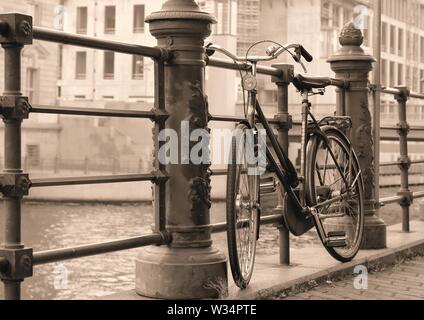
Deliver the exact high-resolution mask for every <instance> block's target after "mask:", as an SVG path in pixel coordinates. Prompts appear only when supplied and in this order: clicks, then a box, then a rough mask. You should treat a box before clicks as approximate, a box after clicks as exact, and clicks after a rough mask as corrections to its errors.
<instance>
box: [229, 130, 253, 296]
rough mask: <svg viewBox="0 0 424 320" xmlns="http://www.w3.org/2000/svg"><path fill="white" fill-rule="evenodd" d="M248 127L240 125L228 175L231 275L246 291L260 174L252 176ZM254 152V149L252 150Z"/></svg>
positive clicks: (251, 266) (235, 136)
mask: <svg viewBox="0 0 424 320" xmlns="http://www.w3.org/2000/svg"><path fill="white" fill-rule="evenodd" d="M248 130H250V128H248V127H247V126H246V125H244V124H241V125H239V126H238V127H237V130H236V134H235V135H234V136H233V139H232V143H231V155H230V164H229V165H228V176H227V225H228V229H227V242H228V255H229V260H230V266H231V272H232V275H233V279H234V282H235V283H236V285H237V286H238V287H239V288H241V289H245V288H246V287H247V286H248V285H249V282H250V279H251V277H252V274H253V268H254V263H255V254H256V241H257V239H258V230H259V219H260V217H259V216H260V211H259V210H260V209H259V188H260V186H259V184H260V181H259V179H260V177H259V175H256V174H255V175H249V169H252V165H251V164H249V163H248V161H247V157H246V155H247V152H248V150H249V149H248V148H252V147H253V146H252V145H251V144H250V143H249V141H248V139H247V138H246V136H247V133H248ZM250 150H251V149H250Z"/></svg>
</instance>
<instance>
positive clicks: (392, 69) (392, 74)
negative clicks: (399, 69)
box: [389, 62, 396, 88]
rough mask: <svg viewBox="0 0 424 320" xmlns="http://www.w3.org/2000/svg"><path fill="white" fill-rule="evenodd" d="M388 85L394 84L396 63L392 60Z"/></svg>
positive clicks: (392, 85)
mask: <svg viewBox="0 0 424 320" xmlns="http://www.w3.org/2000/svg"><path fill="white" fill-rule="evenodd" d="M389 83H390V87H392V88H393V87H394V86H396V65H395V63H394V62H390V80H389Z"/></svg>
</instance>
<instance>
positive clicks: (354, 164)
mask: <svg viewBox="0 0 424 320" xmlns="http://www.w3.org/2000/svg"><path fill="white" fill-rule="evenodd" d="M322 130H323V132H324V134H325V135H326V136H327V138H328V139H329V140H330V141H332V142H336V144H338V146H339V147H340V150H341V151H342V153H343V154H344V156H348V159H349V160H348V163H349V169H348V173H347V175H348V176H347V178H348V179H347V180H348V181H349V183H350V182H351V181H352V186H351V189H352V190H353V191H352V195H350V194H349V196H348V200H347V201H346V202H344V203H343V204H341V205H340V207H337V206H333V207H331V206H330V207H328V211H330V213H326V212H324V213H321V215H320V216H322V217H323V219H325V222H324V223H323V227H324V230H325V232H326V234H328V232H331V231H333V232H334V231H343V232H345V233H346V237H347V240H346V244H347V245H346V247H340V248H335V247H332V246H329V245H328V243H327V241H326V239H323V238H322V236H321V234H320V233H319V232H318V234H319V236H320V239H321V241H322V243H323V244H324V247H325V248H326V249H327V251H328V252H329V253H330V255H331V256H333V257H334V258H335V259H336V260H338V261H340V262H349V261H351V260H353V259H354V258H355V256H356V255H357V253H358V251H359V249H360V246H361V243H362V240H363V230H364V195H363V190H364V189H363V180H362V176H361V171H360V164H359V162H358V158H357V156H356V154H355V151H354V150H353V147H352V144H351V142H350V141H349V140H348V139H347V137H346V136H345V135H344V134H343V133H342V132H341V131H339V130H338V129H337V128H334V127H324V128H322ZM329 148H330V147H329V146H325V142H324V139H323V138H322V137H320V136H314V137H312V138H311V140H310V141H309V144H308V151H307V166H306V167H307V169H306V198H307V199H306V200H307V202H308V205H309V206H311V207H313V206H316V205H317V204H318V203H319V202H320V200H319V196H318V192H317V190H318V189H317V180H320V181H319V184H320V185H321V186H320V187H321V188H322V189H324V190H325V188H327V187H328V186H327V185H326V181H325V180H326V176H325V175H326V174H325V172H324V174H323V173H319V171H320V166H319V165H318V162H317V158H318V157H319V156H318V153H319V152H320V149H321V150H323V149H326V150H327V152H329V151H328V149H329ZM324 152H325V151H324ZM333 152H334V150H333ZM338 156H340V154H339V155H338ZM350 161H351V162H350ZM333 163H334V160H333ZM339 165H340V163H339ZM333 166H334V167H335V164H333ZM340 168H342V166H340ZM343 168H344V172H346V168H345V167H343ZM325 170H327V164H326V165H325ZM334 171H335V172H339V174H340V171H338V170H334ZM349 171H350V172H349ZM318 175H321V177H318ZM322 175H324V177H322ZM329 175H330V174H329ZM339 179H341V175H340V178H339ZM355 181H356V182H355ZM333 183H334V182H333ZM342 185H345V186H346V183H342ZM353 186H354V187H353ZM329 188H330V190H329V192H328V193H330V192H332V190H331V186H330V187H329ZM341 190H343V186H341ZM321 192H322V191H321ZM323 200H328V199H323ZM336 204H337V203H336ZM355 204H356V205H355ZM353 205H355V208H356V209H354V208H353ZM342 208H343V209H342ZM346 209H347V210H346ZM338 210H339V211H338ZM353 210H355V211H356V215H355V216H356V220H355V221H356V222H355V225H354V224H353V222H352V223H351V225H352V227H353V229H354V231H352V230H340V229H341V228H342V229H347V228H348V227H347V222H349V219H350V220H351V221H354V214H353V213H348V215H349V216H347V215H346V216H344V217H338V218H334V219H331V218H330V219H326V218H325V217H326V216H325V214H327V217H330V214H331V211H338V212H339V214H341V211H345V212H346V211H348V212H352V211H353ZM333 213H334V212H333ZM336 214H337V213H336ZM328 220H331V221H330V222H328ZM317 227H318V226H317ZM337 229H339V230H337ZM350 239H353V240H352V241H351V242H350V243H348V240H350Z"/></svg>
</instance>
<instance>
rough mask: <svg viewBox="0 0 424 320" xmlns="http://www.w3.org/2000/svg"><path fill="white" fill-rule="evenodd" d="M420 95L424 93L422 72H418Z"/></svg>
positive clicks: (423, 75)
mask: <svg viewBox="0 0 424 320" xmlns="http://www.w3.org/2000/svg"><path fill="white" fill-rule="evenodd" d="M420 93H424V70H421V71H420Z"/></svg>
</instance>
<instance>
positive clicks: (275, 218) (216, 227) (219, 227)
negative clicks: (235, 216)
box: [212, 214, 283, 233]
mask: <svg viewBox="0 0 424 320" xmlns="http://www.w3.org/2000/svg"><path fill="white" fill-rule="evenodd" d="M282 220H283V215H281V214H274V215H269V216H264V217H261V225H267V224H274V223H281V221H282ZM227 228H228V227H227V223H226V222H221V223H216V224H213V225H212V233H220V232H225V231H227Z"/></svg>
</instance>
